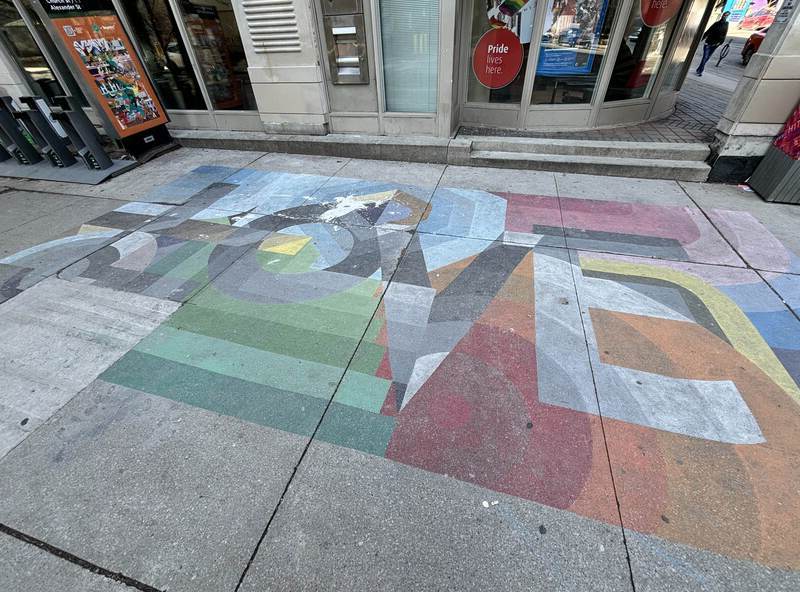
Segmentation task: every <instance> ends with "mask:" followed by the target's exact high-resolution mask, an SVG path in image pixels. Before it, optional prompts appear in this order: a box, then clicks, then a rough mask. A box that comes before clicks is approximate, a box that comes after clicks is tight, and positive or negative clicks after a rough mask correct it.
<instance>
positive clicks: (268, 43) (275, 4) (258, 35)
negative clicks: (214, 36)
mask: <svg viewBox="0 0 800 592" xmlns="http://www.w3.org/2000/svg"><path fill="white" fill-rule="evenodd" d="M242 6H243V7H244V14H245V19H246V20H247V29H248V31H249V33H250V38H251V39H252V41H253V47H254V48H255V52H256V53H289V52H295V51H300V49H301V48H300V34H299V33H298V31H297V17H296V15H295V13H294V3H293V0H244V1H243V2H242Z"/></svg>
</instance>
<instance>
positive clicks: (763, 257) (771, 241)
mask: <svg viewBox="0 0 800 592" xmlns="http://www.w3.org/2000/svg"><path fill="white" fill-rule="evenodd" d="M708 216H709V218H711V220H712V221H713V222H714V224H715V225H716V227H717V228H719V230H720V232H722V234H723V236H724V237H725V238H727V239H728V240H729V241H730V243H731V244H732V245H733V246H734V248H735V249H736V250H737V251H738V252H739V253H740V254H741V255H742V257H744V259H745V260H746V261H747V262H748V263H749V264H750V265H751V266H753V267H755V268H756V269H768V270H770V271H779V272H785V271H791V267H792V254H791V253H790V252H789V250H788V249H787V248H786V247H784V246H783V243H781V241H779V240H778V239H777V238H776V237H775V235H774V234H772V233H771V232H770V231H769V230H767V228H766V227H765V226H764V225H763V224H762V223H761V222H759V221H758V220H757V219H756V218H755V217H754V216H753V215H752V214H750V213H749V212H739V211H731V210H709V212H708Z"/></svg>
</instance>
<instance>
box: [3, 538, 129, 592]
mask: <svg viewBox="0 0 800 592" xmlns="http://www.w3.org/2000/svg"><path fill="white" fill-rule="evenodd" d="M0 590H6V591H7V592H15V591H17V590H19V591H22V590H25V591H26V592H52V591H53V590H59V591H60V592H68V591H72V590H75V591H76V592H77V591H80V592H133V591H134V590H135V588H131V587H129V586H126V585H124V584H121V583H119V582H117V581H115V580H112V579H110V578H106V577H104V576H101V575H98V574H96V573H93V572H91V571H89V570H87V569H85V568H83V567H80V566H78V565H75V564H73V563H70V562H68V561H65V560H64V559H60V558H58V557H56V556H55V555H52V554H50V553H48V552H46V551H43V550H42V549H39V548H38V547H35V546H33V545H30V544H28V543H23V542H22V541H20V540H17V539H15V538H13V537H10V536H8V535H5V534H2V533H0Z"/></svg>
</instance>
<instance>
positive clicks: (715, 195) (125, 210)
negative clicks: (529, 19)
mask: <svg viewBox="0 0 800 592" xmlns="http://www.w3.org/2000/svg"><path fill="white" fill-rule="evenodd" d="M0 185H3V186H6V187H7V188H8V189H7V190H5V191H4V192H2V193H0V212H2V213H3V216H2V219H0V233H1V234H0V300H4V302H2V304H0V335H1V336H2V339H0V360H2V364H0V381H2V384H3V385H4V388H3V389H2V391H0V590H3V591H6V590H8V591H14V592H15V591H17V590H20V591H22V590H25V591H26V592H27V591H39V590H42V591H44V590H48V591H49V590H59V591H60V592H61V591H64V592H67V591H72V590H75V591H81V592H83V591H95V590H96V591H100V590H103V591H106V590H108V591H112V590H113V591H115V592H116V591H121V590H136V589H138V590H144V591H152V590H169V591H179V590H180V591H192V592H195V591H206V590H207V591H214V592H219V591H229V592H233V591H236V590H241V591H242V592H255V591H263V590H375V589H382V590H490V589H491V590H569V591H574V590H692V591H696V590H713V591H717V590H719V591H723V590H726V591H727V590H759V591H761V590H770V591H773V590H797V589H798V588H800V559H798V558H799V557H800V553H798V551H800V540H798V537H797V532H798V530H800V496H798V483H800V462H798V461H800V441H798V438H797V434H798V431H799V428H800V407H799V405H800V389H799V388H798V381H800V320H798V312H800V258H798V253H800V235H799V234H798V232H797V229H798V228H800V208H797V207H793V206H785V205H776V204H766V203H764V202H762V201H761V200H760V199H759V198H758V197H757V196H756V195H755V194H754V193H748V192H745V191H743V190H741V189H739V188H737V187H733V186H723V185H707V184H695V183H678V182H673V181H652V180H634V179H627V178H626V179H620V178H614V177H589V176H584V175H572V174H561V173H543V172H533V171H509V170H496V169H480V168H474V167H454V166H445V165H425V164H412V163H397V162H390V161H364V160H361V161H359V160H349V159H341V158H339V159H335V158H327V157H311V156H293V155H283V154H263V153H255V152H236V151H215V150H191V149H181V150H179V151H177V152H174V153H171V154H168V155H166V156H164V157H162V158H160V159H158V160H156V161H153V162H151V163H148V164H146V165H144V166H142V167H140V168H139V169H136V170H135V171H133V172H131V173H129V174H127V175H124V176H122V177H120V178H117V179H114V180H112V181H111V182H109V183H106V184H103V185H101V186H97V187H88V186H70V185H65V184H55V183H48V182H33V181H19V180H10V179H5V180H3V179H0Z"/></svg>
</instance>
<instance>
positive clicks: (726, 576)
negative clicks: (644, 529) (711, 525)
mask: <svg viewBox="0 0 800 592" xmlns="http://www.w3.org/2000/svg"><path fill="white" fill-rule="evenodd" d="M626 542H627V546H628V551H629V553H630V558H631V569H632V571H633V580H634V583H635V584H636V590H637V591H641V592H663V591H672V590H703V591H708V592H728V591H729V590H737V591H741V592H763V591H764V590H770V592H772V591H774V592H792V591H794V590H797V589H798V588H800V572H797V571H790V570H786V569H779V568H771V567H765V566H763V565H760V564H758V563H754V562H752V561H745V560H741V559H731V558H730V557H725V556H724V555H719V554H716V553H710V552H708V551H702V550H698V549H695V548H692V547H689V546H687V545H679V544H676V543H671V542H668V541H665V540H663V539H660V538H658V537H654V536H648V535H643V534H639V533H637V532H633V531H630V530H628V531H627V533H626Z"/></svg>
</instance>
